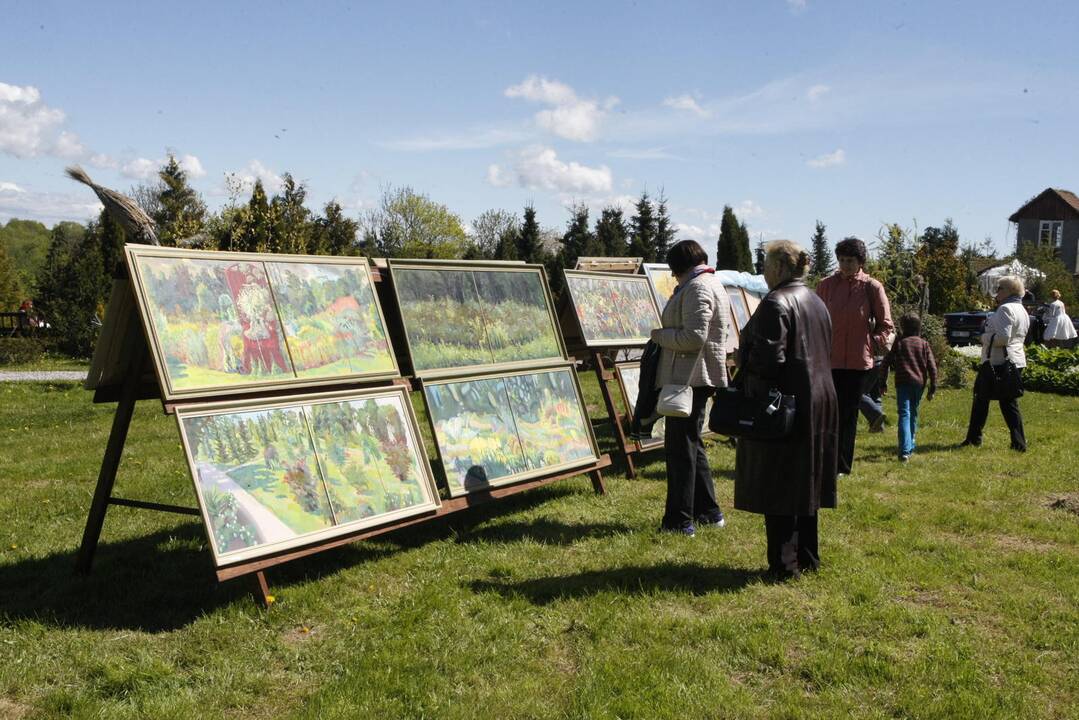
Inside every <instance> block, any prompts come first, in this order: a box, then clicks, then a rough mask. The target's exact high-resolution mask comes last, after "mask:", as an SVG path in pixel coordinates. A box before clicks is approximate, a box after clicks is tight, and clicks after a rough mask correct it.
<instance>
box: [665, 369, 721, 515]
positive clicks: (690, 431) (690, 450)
mask: <svg viewBox="0 0 1079 720" xmlns="http://www.w3.org/2000/svg"><path fill="white" fill-rule="evenodd" d="M714 392H715V389H714V388H710V387H701V388H693V411H692V412H691V413H690V415H689V417H687V418H674V417H669V418H667V421H666V428H665V430H664V434H663V445H664V447H665V449H666V451H667V504H666V508H665V509H664V511H663V527H666V528H678V527H685V526H687V525H690V524H692V523H693V520H694V518H698V517H701V516H702V515H704V516H710V517H711V516H715V514H716V513H717V511H718V510H719V504H718V503H716V489H715V486H714V485H713V484H712V471H711V469H710V468H709V467H708V457H707V456H706V455H705V454H704V443H702V442H701V429H702V428H703V426H704V405H705V403H706V402H708V398H710V397H711V396H712V394H713V393H714Z"/></svg>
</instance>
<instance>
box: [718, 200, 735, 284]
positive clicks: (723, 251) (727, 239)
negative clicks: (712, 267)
mask: <svg viewBox="0 0 1079 720" xmlns="http://www.w3.org/2000/svg"><path fill="white" fill-rule="evenodd" d="M738 240H739V227H738V218H736V217H735V216H734V210H732V209H731V206H730V205H724V206H723V217H722V218H721V219H720V221H719V242H718V243H717V244H716V269H717V270H737V269H738Z"/></svg>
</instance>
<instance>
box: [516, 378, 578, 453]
mask: <svg viewBox="0 0 1079 720" xmlns="http://www.w3.org/2000/svg"><path fill="white" fill-rule="evenodd" d="M572 372H573V371H572V370H568V369H562V370H553V371H549V372H540V373H532V374H528V375H511V376H510V377H507V378H506V391H507V393H508V394H509V400H510V408H511V409H512V411H513V419H514V421H515V422H516V424H517V434H518V435H519V436H520V438H521V448H522V449H523V451H524V455H525V460H527V461H528V465H529V468H531V469H532V470H541V469H543V468H546V467H556V466H559V465H565V464H568V463H571V462H573V461H574V460H580V459H582V458H594V457H595V456H596V452H595V450H594V449H593V447H592V442H591V437H590V435H589V432H588V427H587V425H586V423H587V422H588V419H587V418H586V417H585V416H584V413H583V411H582V407H581V400H580V397H579V396H578V394H577V386H576V384H575V383H574V381H573V376H572V375H571V373H572Z"/></svg>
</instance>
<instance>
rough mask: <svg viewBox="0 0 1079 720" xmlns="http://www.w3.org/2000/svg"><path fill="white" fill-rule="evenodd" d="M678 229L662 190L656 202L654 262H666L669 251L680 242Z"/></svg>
mask: <svg viewBox="0 0 1079 720" xmlns="http://www.w3.org/2000/svg"><path fill="white" fill-rule="evenodd" d="M677 234H678V233H677V231H675V229H674V226H673V225H672V223H671V216H670V214H669V213H668V211H667V197H666V195H664V194H663V191H662V190H660V193H659V199H658V202H657V204H656V249H655V252H654V253H653V256H654V257H655V260H654V262H666V260H667V251H668V250H670V249H671V246H672V245H674V244H675V243H676V242H678V237H677Z"/></svg>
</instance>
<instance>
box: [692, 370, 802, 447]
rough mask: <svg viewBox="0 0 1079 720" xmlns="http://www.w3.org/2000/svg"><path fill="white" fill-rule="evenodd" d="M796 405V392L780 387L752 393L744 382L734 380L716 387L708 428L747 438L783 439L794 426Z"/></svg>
mask: <svg viewBox="0 0 1079 720" xmlns="http://www.w3.org/2000/svg"><path fill="white" fill-rule="evenodd" d="M796 409H797V408H796V405H795V402H794V396H793V395H784V394H783V393H782V392H780V391H779V390H778V389H777V388H772V389H771V390H769V391H768V393H767V394H766V395H764V396H763V397H750V396H749V395H747V394H746V393H745V390H744V389H743V388H742V385H741V383H735V384H733V385H731V386H729V387H725V388H718V389H717V390H716V394H715V397H714V399H713V400H712V412H711V413H710V414H709V416H708V429H709V430H711V431H712V432H714V433H718V434H719V435H727V436H729V437H740V438H746V439H748V440H783V439H784V438H786V437H788V436H790V434H791V430H793V428H794V416H795V411H796Z"/></svg>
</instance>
